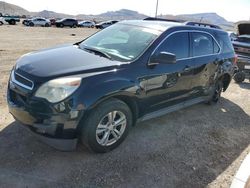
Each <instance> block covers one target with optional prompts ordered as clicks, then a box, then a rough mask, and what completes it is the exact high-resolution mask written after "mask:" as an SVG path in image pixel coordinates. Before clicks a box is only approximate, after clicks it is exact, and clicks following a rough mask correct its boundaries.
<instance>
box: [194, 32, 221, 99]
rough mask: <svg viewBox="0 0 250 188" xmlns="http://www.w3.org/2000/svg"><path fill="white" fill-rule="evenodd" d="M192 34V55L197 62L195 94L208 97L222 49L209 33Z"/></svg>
mask: <svg viewBox="0 0 250 188" xmlns="http://www.w3.org/2000/svg"><path fill="white" fill-rule="evenodd" d="M190 34H191V54H192V58H193V59H194V62H195V68H194V81H193V84H192V90H193V91H194V92H193V94H194V95H195V96H204V95H208V92H209V89H210V86H211V85H212V84H213V80H214V77H215V76H216V75H215V74H216V72H217V69H218V67H219V52H220V47H219V45H218V43H217V42H216V41H215V39H214V37H213V36H212V35H211V34H209V33H207V32H202V31H197V32H192V33H190Z"/></svg>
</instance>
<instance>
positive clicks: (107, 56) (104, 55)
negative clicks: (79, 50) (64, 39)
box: [83, 46, 112, 60]
mask: <svg viewBox="0 0 250 188" xmlns="http://www.w3.org/2000/svg"><path fill="white" fill-rule="evenodd" d="M83 49H84V50H87V51H89V52H94V53H95V54H99V55H101V56H103V57H106V58H108V59H110V60H112V57H111V56H110V55H109V54H107V53H106V52H103V51H101V50H99V49H97V48H92V47H88V46H83Z"/></svg>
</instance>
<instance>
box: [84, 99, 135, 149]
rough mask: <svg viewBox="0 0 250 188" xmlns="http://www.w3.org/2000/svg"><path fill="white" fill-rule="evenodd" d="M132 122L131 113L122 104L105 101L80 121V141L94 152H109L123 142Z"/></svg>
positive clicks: (115, 100) (117, 101)
mask: <svg viewBox="0 0 250 188" xmlns="http://www.w3.org/2000/svg"><path fill="white" fill-rule="evenodd" d="M132 122H133V118H132V113H131V111H130V109H129V107H128V106H127V105H126V104H125V103H124V102H122V101H120V100H118V99H110V100H107V101H105V102H103V103H101V104H100V105H98V106H97V107H96V108H94V109H93V110H91V112H90V113H89V115H88V116H87V117H86V119H85V120H83V121H82V132H81V141H82V143H83V144H84V145H85V146H87V147H88V148H89V149H90V150H92V151H94V152H97V153H105V152H108V151H111V150H113V149H115V148H116V147H118V146H119V145H120V144H121V143H122V142H123V141H124V139H125V138H126V136H127V135H128V133H129V130H130V128H131V126H132Z"/></svg>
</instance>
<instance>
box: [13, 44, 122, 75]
mask: <svg viewBox="0 0 250 188" xmlns="http://www.w3.org/2000/svg"><path fill="white" fill-rule="evenodd" d="M120 64H121V62H118V61H112V60H109V59H107V58H104V57H101V56H98V55H95V54H92V53H89V52H87V51H85V50H82V49H80V48H79V47H78V46H77V45H67V46H61V47H56V48H50V49H45V50H40V51H37V52H33V53H29V54H26V55H24V56H22V57H21V58H20V59H19V60H18V61H17V64H16V70H17V71H18V70H21V72H25V73H28V74H30V75H33V76H36V77H56V76H60V75H71V74H72V75H73V74H75V73H82V72H84V71H89V70H91V69H93V71H95V69H101V68H105V67H113V66H119V65H120Z"/></svg>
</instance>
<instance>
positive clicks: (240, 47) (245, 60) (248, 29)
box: [233, 22, 250, 83]
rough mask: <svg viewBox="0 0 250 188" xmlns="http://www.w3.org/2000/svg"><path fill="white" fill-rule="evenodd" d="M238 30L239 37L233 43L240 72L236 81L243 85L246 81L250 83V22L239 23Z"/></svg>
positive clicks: (238, 71) (237, 72)
mask: <svg viewBox="0 0 250 188" xmlns="http://www.w3.org/2000/svg"><path fill="white" fill-rule="evenodd" d="M237 30H238V35H237V37H236V39H234V41H233V46H234V50H235V53H236V54H237V56H238V62H237V65H238V70H237V71H236V73H235V76H234V80H235V81H236V82H237V83H241V82H243V81H244V80H245V79H248V80H249V81H250V22H240V23H238V24H237Z"/></svg>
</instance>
